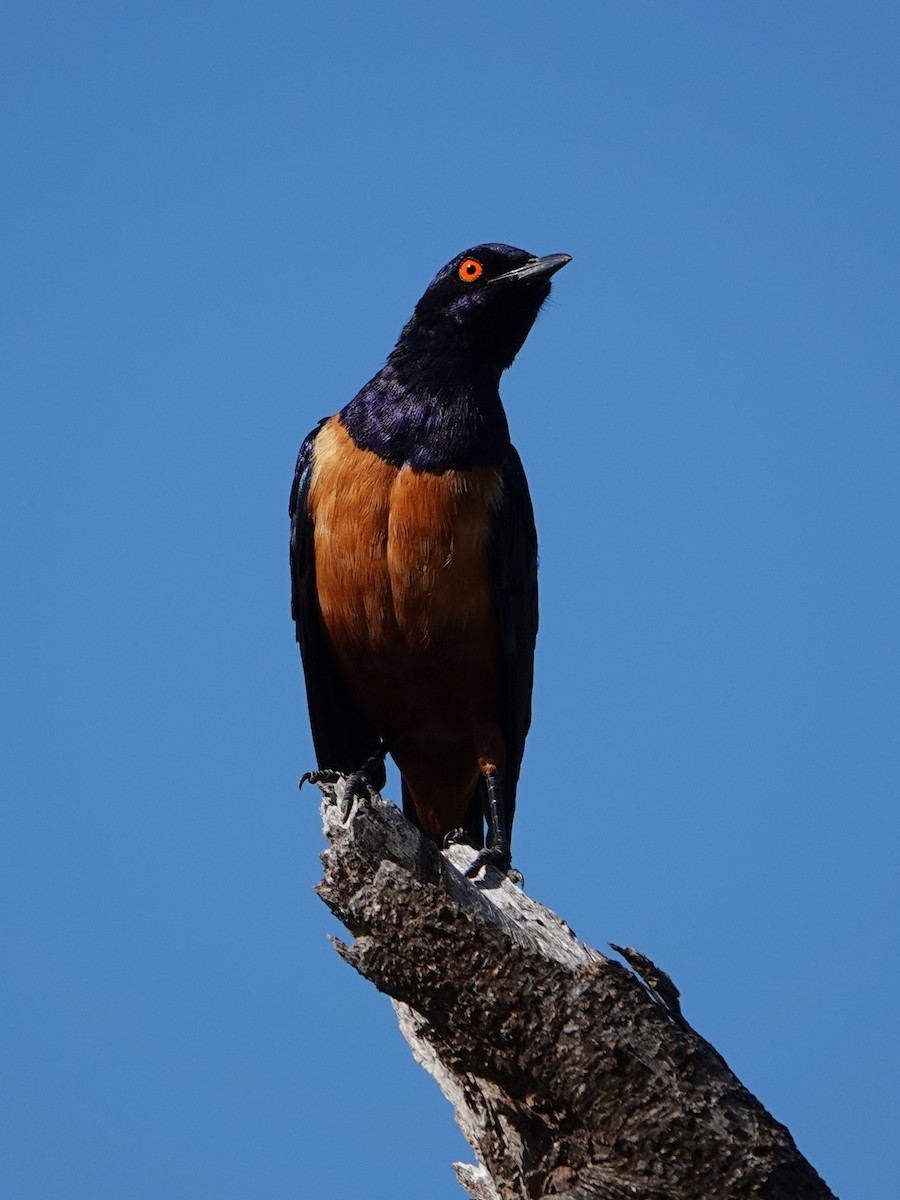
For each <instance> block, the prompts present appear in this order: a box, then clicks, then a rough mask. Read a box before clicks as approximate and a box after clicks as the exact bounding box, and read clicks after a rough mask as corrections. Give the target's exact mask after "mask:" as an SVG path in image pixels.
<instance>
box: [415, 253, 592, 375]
mask: <svg viewBox="0 0 900 1200" xmlns="http://www.w3.org/2000/svg"><path fill="white" fill-rule="evenodd" d="M570 261H571V257H570V255H568V254H550V255H547V257H546V258H537V257H536V256H535V255H533V254H529V253H528V251H527V250H517V249H516V248H515V247H514V246H504V245H500V244H497V243H488V244H485V245H481V246H473V247H472V249H471V250H464V251H463V253H462V254H457V256H456V257H455V258H454V259H452V260H451V261H450V262H449V263H447V265H446V266H445V267H443V268H442V269H441V270H440V271H438V273H437V275H435V277H434V279H433V280H432V281H431V283H430V284H429V285H428V288H427V289H426V291H425V294H424V295H423V296H422V299H421V300H420V301H419V303H418V304H417V305H416V309H415V312H414V313H413V316H412V319H411V320H410V321H409V322H408V324H407V325H406V327H405V329H404V330H403V333H402V334H401V336H400V341H399V342H398V344H397V350H398V351H400V352H401V353H404V354H406V355H412V356H417V355H419V354H423V355H427V356H429V357H440V358H446V359H450V358H451V357H452V358H453V359H454V360H455V361H456V362H457V363H458V365H459V367H460V368H462V369H466V368H468V369H472V370H480V369H483V370H486V371H489V372H491V373H495V372H496V374H497V376H498V377H499V375H500V373H501V372H502V371H504V370H505V369H506V368H507V367H508V366H509V365H510V363H511V362H512V361H513V359H514V358H515V357H516V355H517V354H518V352H519V350H520V349H521V348H522V344H523V343H524V341H525V339H526V337H527V336H528V332H529V330H530V329H531V327H532V325H533V324H534V321H535V318H536V317H537V315H538V313H539V312H540V309H541V305H542V304H543V303H544V301H545V300H546V299H547V297H548V296H549V295H550V277H551V275H553V274H554V273H555V272H556V271H558V270H559V269H560V267H564V266H565V265H566V263H567V262H570Z"/></svg>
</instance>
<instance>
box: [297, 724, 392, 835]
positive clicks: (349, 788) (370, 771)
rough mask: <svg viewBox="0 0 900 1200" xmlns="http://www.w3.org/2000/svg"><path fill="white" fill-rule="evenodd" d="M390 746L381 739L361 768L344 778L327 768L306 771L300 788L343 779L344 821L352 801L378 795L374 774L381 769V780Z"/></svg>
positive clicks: (385, 739) (301, 779)
mask: <svg viewBox="0 0 900 1200" xmlns="http://www.w3.org/2000/svg"><path fill="white" fill-rule="evenodd" d="M392 744H393V742H392V740H390V739H388V738H382V739H381V745H380V746H379V748H378V749H377V750H376V751H375V753H374V754H373V755H371V756H370V757H369V758H367V759H366V761H365V762H364V763H363V765H362V766H361V767H358V768H357V769H356V770H355V771H352V772H351V773H350V774H349V775H346V776H345V775H344V774H343V773H342V772H341V771H335V770H332V769H331V768H329V767H320V768H319V769H318V770H316V771H307V772H306V773H305V774H304V775H303V776H301V778H300V787H303V785H304V783H314V784H316V785H320V784H323V783H326V784H334V783H337V782H338V780H339V779H343V780H344V794H343V797H342V799H341V819H342V820H346V819H347V816H348V815H349V813H350V808H351V806H352V804H353V801H354V800H357V799H359V800H362V799H365V798H366V797H370V796H377V795H378V787H376V785H375V783H374V782H373V779H374V778H376V777H377V776H376V772H379V768H381V770H380V772H379V773H380V774H381V775H382V778H383V772H384V760H385V758H387V755H388V752H389V751H390V748H391V745H392Z"/></svg>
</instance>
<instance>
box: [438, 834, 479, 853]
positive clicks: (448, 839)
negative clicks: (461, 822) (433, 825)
mask: <svg viewBox="0 0 900 1200" xmlns="http://www.w3.org/2000/svg"><path fill="white" fill-rule="evenodd" d="M472 844H473V843H472V839H471V838H470V837H469V835H468V833H466V831H465V829H451V830H450V832H449V833H445V834H444V840H443V842H442V843H441V849H442V850H449V849H450V847H451V846H471V845H472Z"/></svg>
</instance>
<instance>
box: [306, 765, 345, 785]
mask: <svg viewBox="0 0 900 1200" xmlns="http://www.w3.org/2000/svg"><path fill="white" fill-rule="evenodd" d="M340 778H341V773H340V771H330V770H328V769H327V768H323V769H322V770H318V771H304V772H303V774H302V775H301V776H300V782H299V783H298V784H297V787H298V788H302V787H303V785H304V783H312V784H314V785H315V786H316V787H318V786H319V785H320V784H323V783H337V781H338V780H339V779H340Z"/></svg>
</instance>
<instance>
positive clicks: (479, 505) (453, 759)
mask: <svg viewBox="0 0 900 1200" xmlns="http://www.w3.org/2000/svg"><path fill="white" fill-rule="evenodd" d="M569 261H570V257H569V255H567V254H551V255H549V256H548V257H546V258H536V257H535V256H534V255H532V254H528V253H527V252H526V251H524V250H517V249H515V248H514V247H512V246H504V245H497V244H489V245H482V246H475V247H474V248H473V249H471V250H466V251H465V252H464V253H463V254H459V255H457V256H456V258H454V259H453V260H452V262H449V263H448V264H447V265H446V266H445V267H444V268H443V269H442V270H441V271H439V272H438V274H437V275H436V276H435V278H434V280H433V281H432V282H431V284H430V285H429V286H428V288H427V290H426V291H425V294H424V295H423V296H422V298H421V300H420V301H419V303H418V304H417V305H416V309H415V312H414V313H413V316H412V318H411V320H410V321H409V322H408V323H407V325H406V326H405V327H404V329H403V331H402V333H401V334H400V338H399V340H398V342H397V345H396V346H395V348H394V350H393V351H392V353H391V355H390V357H389V358H388V360H387V363H386V364H385V366H384V368H383V369H382V370H381V371H379V372H378V374H377V375H376V376H375V378H374V379H372V380H371V381H370V382H369V383H367V384H366V385H365V387H364V388H363V389H362V391H360V392H359V394H358V395H357V396H356V397H355V398H354V399H353V400H351V401H350V403H349V404H348V405H347V406H346V407H345V408H343V409H341V411H340V412H339V413H336V414H335V415H334V416H332V417H328V418H326V419H324V420H323V421H321V422H320V423H319V425H318V426H317V427H316V428H315V429H314V430H313V431H312V433H311V434H310V435H309V436H308V437H307V439H306V440H305V441H304V443H303V445H302V446H301V448H300V454H299V457H298V459H297V469H296V474H295V477H294V486H293V490H292V492H291V501H290V516H291V582H292V608H293V616H294V621H295V623H296V628H297V640H298V641H299V643H300V650H301V653H302V656H303V667H304V672H305V676H306V690H307V698H308V701H309V716H310V724H311V726H312V735H313V742H314V745H315V750H316V758H317V761H318V764H319V768H320V771H319V772H314V773H313V774H312V778H316V777H317V776H318V777H320V778H321V777H323V776H327V775H328V774H329V773H330V772H340V773H341V774H349V775H351V776H352V785H353V786H354V787H356V786H358V785H359V784H360V783H369V784H371V785H372V786H373V787H374V788H376V789H377V788H381V787H383V786H384V780H385V771H384V760H385V756H386V754H387V753H388V752H389V753H390V754H391V756H392V758H393V759H394V761H395V762H396V763H397V765H398V767H399V769H400V774H401V779H402V793H403V811H404V813H405V814H406V815H407V817H409V819H410V820H411V821H413V822H414V823H415V824H416V825H417V826H418V827H419V828H420V829H422V830H423V831H424V832H425V833H426V834H427V835H428V837H430V838H432V839H433V840H435V841H437V842H439V843H440V842H442V841H444V840H446V839H449V838H452V837H460V836H465V837H466V838H467V839H468V840H470V841H471V842H472V843H473V844H474V845H475V846H478V847H485V837H484V825H483V820H484V818H486V819H487V826H488V835H487V843H486V847H485V848H484V849H482V851H481V854H479V856H478V858H477V859H476V861H475V864H474V865H473V867H472V868H470V871H469V874H472V875H474V874H476V873H477V871H478V870H479V869H480V867H481V866H482V865H485V864H488V863H490V864H493V865H495V866H497V867H498V868H499V869H501V870H503V871H506V870H509V868H510V861H511V860H510V833H511V829H512V820H513V812H514V810H515V800H516V785H517V783H518V779H519V767H520V764H521V761H522V753H523V751H524V748H525V735H526V734H527V732H528V727H529V724H530V722H531V689H532V677H533V665H534V644H535V637H536V635H537V626H538V604H537V540H536V535H535V529H534V515H533V513H532V508H531V498H530V496H529V494H528V484H527V482H526V479H525V473H524V471H523V470H522V464H521V462H520V460H519V456H518V454H517V453H516V450H515V449H514V447H513V446H512V444H511V442H510V439H509V428H508V426H507V421H506V414H505V412H504V411H503V405H502V403H501V401H500V393H499V390H498V389H499V383H500V376H501V374H502V373H503V371H504V370H505V369H506V368H507V367H508V366H509V365H510V364H511V363H512V361H513V359H514V358H515V356H516V354H517V353H518V351H519V350H520V349H521V347H522V344H523V343H524V341H525V338H526V337H527V336H528V332H529V330H530V329H531V327H532V325H533V324H534V321H535V318H536V317H537V315H538V312H539V310H540V308H541V306H542V305H543V303H544V301H545V300H546V299H547V297H548V295H549V294H550V277H551V276H552V275H553V274H554V273H555V272H556V271H558V270H559V269H560V268H561V267H563V266H565V265H566V263H568V262H569Z"/></svg>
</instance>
